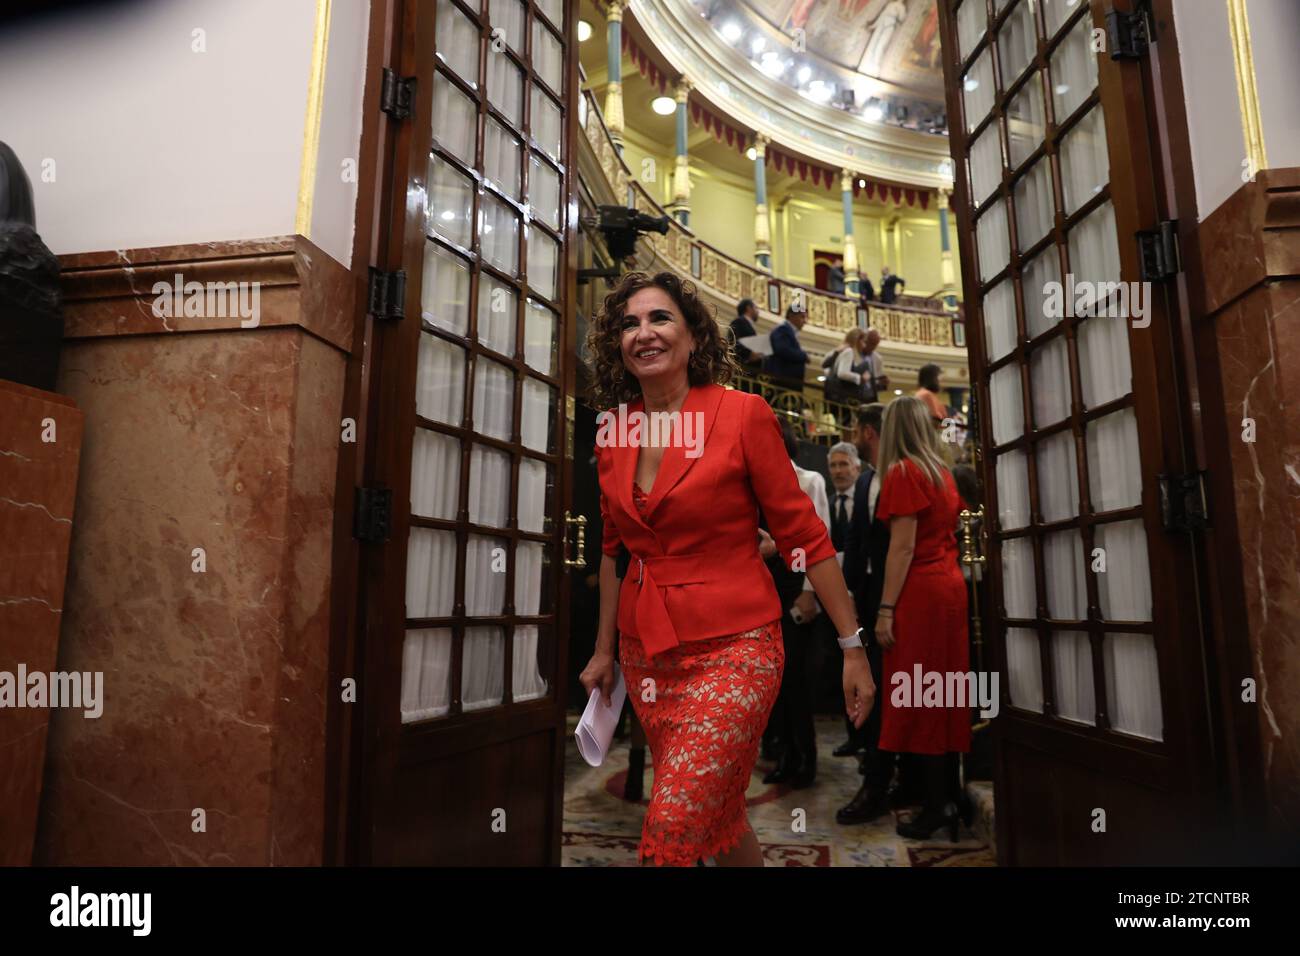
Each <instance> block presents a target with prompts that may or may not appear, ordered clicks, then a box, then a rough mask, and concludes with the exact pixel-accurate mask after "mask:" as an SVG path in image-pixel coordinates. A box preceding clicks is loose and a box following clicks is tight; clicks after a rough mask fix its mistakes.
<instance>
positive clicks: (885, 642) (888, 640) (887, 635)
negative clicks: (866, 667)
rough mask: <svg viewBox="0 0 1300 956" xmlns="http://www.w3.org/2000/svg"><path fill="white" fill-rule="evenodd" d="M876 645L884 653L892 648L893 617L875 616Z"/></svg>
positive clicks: (889, 615)
mask: <svg viewBox="0 0 1300 956" xmlns="http://www.w3.org/2000/svg"><path fill="white" fill-rule="evenodd" d="M876 643H877V644H879V645H880V649H881V650H885V651H887V650H889V649H890V648H892V647H893V646H894V615H892V614H877V615H876Z"/></svg>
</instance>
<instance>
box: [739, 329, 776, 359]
mask: <svg viewBox="0 0 1300 956" xmlns="http://www.w3.org/2000/svg"><path fill="white" fill-rule="evenodd" d="M736 344H737V345H743V346H744V347H745V348H747V349H749V350H750V351H751V352H753V353H755V354H756V355H771V354H772V336H771V334H770V333H769V334H764V335H746V336H745V337H744V338H739V339H736Z"/></svg>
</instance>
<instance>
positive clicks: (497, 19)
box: [488, 0, 524, 54]
mask: <svg viewBox="0 0 1300 956" xmlns="http://www.w3.org/2000/svg"><path fill="white" fill-rule="evenodd" d="M488 18H489V20H490V21H491V23H492V36H493V38H494V39H495V38H498V37H499V38H500V40H501V42H503V43H504V44H505V45H506V46H508V47H510V49H512V50H514V51H515V52H516V53H520V54H522V53H523V52H524V5H523V4H522V3H521V2H520V0H489V3H488ZM498 52H499V51H498Z"/></svg>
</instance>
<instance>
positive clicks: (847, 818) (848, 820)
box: [835, 783, 889, 826]
mask: <svg viewBox="0 0 1300 956" xmlns="http://www.w3.org/2000/svg"><path fill="white" fill-rule="evenodd" d="M888 812H889V805H888V804H887V803H886V802H885V797H884V795H883V794H882V793H881V792H880V791H879V790H878V789H876V788H874V787H871V786H868V785H867V784H865V783H864V784H863V785H862V786H861V787H859V788H858V792H857V793H855V794H854V795H853V799H852V800H850V801H849V803H848V805H847V806H843V807H840V809H838V810H837V811H835V822H836V823H841V824H844V825H845V826H848V825H849V824H853V823H870V822H871V821H872V820H874V819H876V818H877V817H880V816H883V815H885V814H886V813H888Z"/></svg>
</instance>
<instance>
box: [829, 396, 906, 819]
mask: <svg viewBox="0 0 1300 956" xmlns="http://www.w3.org/2000/svg"><path fill="white" fill-rule="evenodd" d="M884 411H885V406H883V405H880V404H871V405H863V406H862V407H861V408H860V409H859V410H858V430H857V434H856V435H855V436H854V444H856V445H857V448H858V454H859V455H860V456H861V457H862V473H861V474H860V475H859V476H858V480H857V482H856V484H855V485H854V489H853V511H852V516H851V518H850V520H849V527H848V532H847V534H845V536H844V581H845V583H846V584H847V585H848V586H849V590H850V591H852V592H853V600H854V603H855V604H856V605H857V609H858V623H860V624H861V625H862V642H863V644H865V645H866V649H867V660H868V661H870V663H871V673H872V676H873V677H876V678H879V677H880V675H881V649H880V645H878V644H877V643H876V638H875V631H876V612H877V611H878V610H879V609H880V592H881V589H882V588H883V587H884V584H885V557H886V555H888V553H889V525H887V524H885V523H884V522H882V521H878V520H877V519H876V501H877V499H878V498H879V497H880V476H879V474H877V472H876V463H877V461H878V458H877V454H878V452H879V448H880V427H881V419H882V417H883V415H884ZM877 686H878V687H879V686H881V685H880V684H879V681H877ZM885 693H888V690H887V689H884V688H882V690H881V692H880V693H879V694H877V695H876V700H875V702H874V703H873V705H872V708H871V713H870V714H869V715H868V716H867V719H866V721H865V722H864V723H863V725H862V727H861V729H860V730H858V731H856V732H855V730H854V728H853V725H852V723H849V722H847V721H846V725H847V727H848V731H849V739H848V741H846V742H845V743H844V744H843V745H841V746H840V747H839V748H837V749H836V751H835V753H836V754H837V755H844V754H847V753H855V752H856V753H859V754H860V755H861V757H862V770H863V780H862V787H861V788H860V789H859V790H858V792H857V794H855V795H854V797H853V799H852V801H850V802H849V804H848V805H847V806H845V807H842V808H841V809H840V810H839V811H838V812H837V813H836V814H835V820H836V822H837V823H843V824H850V823H866V822H868V821H869V820H874V819H875V818H876V817H878V816H881V815H882V814H884V813H885V812H887V811H888V810H889V808H890V799H891V797H890V792H889V784H890V780H891V778H892V777H893V775H894V765H895V762H896V761H895V756H896V755H895V754H891V753H887V752H883V751H881V750H880V749H879V747H878V746H877V745H878V743H879V741H880V699H881V697H883V696H884V694H885ZM902 797H903V794H901V793H899V794H896V795H895V799H896V800H897V799H901V798H902Z"/></svg>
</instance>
